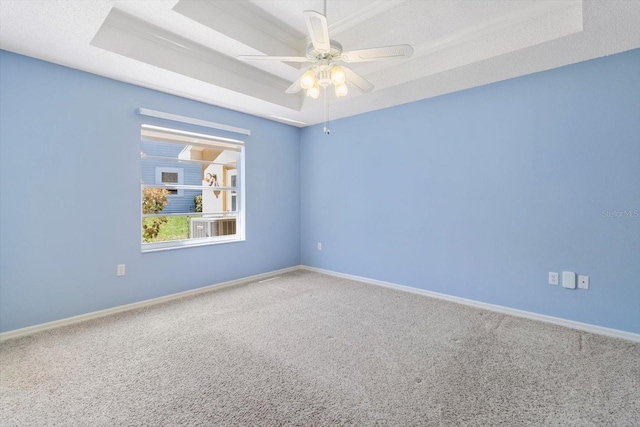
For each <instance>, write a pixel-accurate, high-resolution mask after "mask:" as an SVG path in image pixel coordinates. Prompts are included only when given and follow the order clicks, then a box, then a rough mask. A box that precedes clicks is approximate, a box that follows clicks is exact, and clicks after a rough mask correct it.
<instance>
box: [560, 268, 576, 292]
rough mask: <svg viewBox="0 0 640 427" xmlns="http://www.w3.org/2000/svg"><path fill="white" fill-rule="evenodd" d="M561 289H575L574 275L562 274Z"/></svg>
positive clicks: (564, 272)
mask: <svg viewBox="0 0 640 427" xmlns="http://www.w3.org/2000/svg"><path fill="white" fill-rule="evenodd" d="M562 287H563V288H567V289H575V288H576V273H574V272H572V271H563V272H562Z"/></svg>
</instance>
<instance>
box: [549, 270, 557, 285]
mask: <svg viewBox="0 0 640 427" xmlns="http://www.w3.org/2000/svg"><path fill="white" fill-rule="evenodd" d="M549 284H550V285H556V286H558V273H554V272H549Z"/></svg>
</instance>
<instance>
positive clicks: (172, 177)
mask: <svg viewBox="0 0 640 427" xmlns="http://www.w3.org/2000/svg"><path fill="white" fill-rule="evenodd" d="M156 184H184V169H182V168H167V167H156ZM167 192H168V194H167V195H168V196H178V197H182V196H184V190H176V189H171V188H170V189H168V190H167Z"/></svg>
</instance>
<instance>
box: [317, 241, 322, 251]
mask: <svg viewBox="0 0 640 427" xmlns="http://www.w3.org/2000/svg"><path fill="white" fill-rule="evenodd" d="M318 250H319V251H321V250H322V243H320V242H318Z"/></svg>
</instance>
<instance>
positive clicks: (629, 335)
mask: <svg viewBox="0 0 640 427" xmlns="http://www.w3.org/2000/svg"><path fill="white" fill-rule="evenodd" d="M300 268H302V269H304V270H309V271H315V272H317V273H322V274H327V275H330V276H335V277H341V278H344V279H350V280H355V281H358V282H363V283H368V284H370V285H376V286H383V287H385V288H391V289H397V290H400V291H404V292H411V293H414V294H418V295H425V296H428V297H432V298H438V299H441V300H445V301H450V302H454V303H457V304H464V305H468V306H471V307H476V308H482V309H485V310H490V311H495V312H498V313H502V314H510V315H512V316H516V317H523V318H525V319H532V320H539V321H541V322H546V323H553V324H554V325H559V326H565V327H567V328H572V329H578V330H580V331H585V332H591V333H594V334H600V335H606V336H609V337H614V338H621V339H624V340H629V341H634V342H640V334H636V333H633V332H627V331H621V330H619V329H611V328H605V327H603V326H597V325H591V324H589V323H582V322H576V321H573V320H567V319H562V318H560V317H553V316H547V315H545V314H538V313H533V312H530V311H524V310H518V309H515V308H509V307H505V306H502V305H495V304H489V303H486V302H480V301H475V300H470V299H466V298H460V297H456V296H452V295H447V294H441V293H439V292H432V291H427V290H424V289H418V288H413V287H411V286H404V285H398V284H395V283H390V282H384V281H381V280H375V279H369V278H366V277H360V276H354V275H351V274H344V273H338V272H335V271H331V270H324V269H322V268H315V267H308V266H306V265H303V266H301V267H300Z"/></svg>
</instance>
